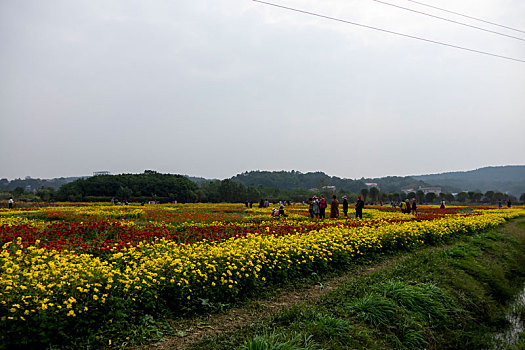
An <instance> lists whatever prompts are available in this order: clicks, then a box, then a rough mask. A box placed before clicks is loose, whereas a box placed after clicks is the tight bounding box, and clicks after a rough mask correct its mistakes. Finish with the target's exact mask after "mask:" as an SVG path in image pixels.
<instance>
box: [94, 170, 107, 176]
mask: <svg viewBox="0 0 525 350" xmlns="http://www.w3.org/2000/svg"><path fill="white" fill-rule="evenodd" d="M97 175H110V172H109V171H94V172H93V176H97Z"/></svg>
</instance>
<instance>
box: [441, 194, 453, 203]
mask: <svg viewBox="0 0 525 350" xmlns="http://www.w3.org/2000/svg"><path fill="white" fill-rule="evenodd" d="M443 199H444V200H445V201H447V203H452V202H453V201H454V199H455V198H454V195H453V194H452V193H445V194H444V195H443Z"/></svg>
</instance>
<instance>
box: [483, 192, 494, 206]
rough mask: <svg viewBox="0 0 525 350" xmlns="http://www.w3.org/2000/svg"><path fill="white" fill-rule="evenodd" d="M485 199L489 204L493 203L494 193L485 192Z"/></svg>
mask: <svg viewBox="0 0 525 350" xmlns="http://www.w3.org/2000/svg"><path fill="white" fill-rule="evenodd" d="M485 199H486V200H487V202H489V203H492V202H494V191H487V192H485Z"/></svg>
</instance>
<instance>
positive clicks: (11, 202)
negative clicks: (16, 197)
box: [9, 197, 13, 209]
mask: <svg viewBox="0 0 525 350" xmlns="http://www.w3.org/2000/svg"><path fill="white" fill-rule="evenodd" d="M9 209H13V197H9Z"/></svg>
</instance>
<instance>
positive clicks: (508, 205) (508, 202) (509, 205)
mask: <svg viewBox="0 0 525 350" xmlns="http://www.w3.org/2000/svg"><path fill="white" fill-rule="evenodd" d="M511 206H512V204H511V203H510V199H509V200H508V201H507V207H508V208H510V207H511Z"/></svg>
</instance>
